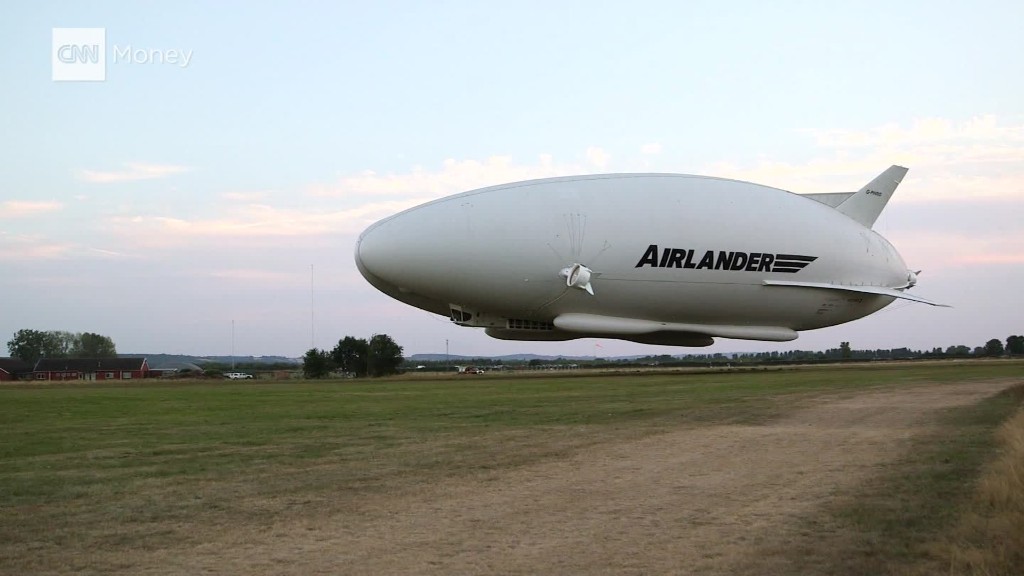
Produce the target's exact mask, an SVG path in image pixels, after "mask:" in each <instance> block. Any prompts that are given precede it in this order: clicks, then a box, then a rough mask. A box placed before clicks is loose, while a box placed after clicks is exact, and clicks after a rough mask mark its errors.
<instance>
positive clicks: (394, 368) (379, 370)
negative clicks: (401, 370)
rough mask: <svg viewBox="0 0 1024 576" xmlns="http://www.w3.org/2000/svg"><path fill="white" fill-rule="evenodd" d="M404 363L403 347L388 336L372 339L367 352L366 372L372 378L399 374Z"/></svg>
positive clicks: (381, 335)
mask: <svg viewBox="0 0 1024 576" xmlns="http://www.w3.org/2000/svg"><path fill="white" fill-rule="evenodd" d="M401 363H402V347H401V346H399V345H398V344H396V343H395V341H394V340H392V339H391V337H390V336H388V335H387V334H377V335H375V336H374V337H373V338H370V346H369V349H368V351H367V361H366V371H367V372H368V373H369V374H370V376H387V375H388V374H395V373H397V372H398V366H399V365H400V364H401Z"/></svg>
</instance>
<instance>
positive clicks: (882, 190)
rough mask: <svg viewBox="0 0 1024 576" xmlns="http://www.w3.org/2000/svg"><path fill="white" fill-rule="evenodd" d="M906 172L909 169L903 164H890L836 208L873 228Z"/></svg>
mask: <svg viewBox="0 0 1024 576" xmlns="http://www.w3.org/2000/svg"><path fill="white" fill-rule="evenodd" d="M906 174H907V169H906V168H904V167H903V166H890V167H889V169H888V170H886V171H885V172H882V173H881V174H879V175H878V176H877V177H876V178H875V179H874V180H872V181H871V182H868V184H867V186H864V187H863V188H861V189H860V190H858V191H857V192H856V193H854V194H853V195H852V196H850V197H849V198H847V199H846V200H845V201H843V203H842V204H840V205H839V206H836V210H838V211H840V212H842V213H843V214H846V215H847V216H849V217H850V218H853V219H854V220H856V221H857V222H860V223H861V224H863V225H864V226H865V227H867V228H871V227H872V226H874V224H875V220H878V215H879V214H881V213H882V209H883V208H885V205H886V204H887V203H888V202H889V198H892V193H893V192H895V191H896V187H897V186H899V185H900V182H901V181H902V180H903V177H904V176H906Z"/></svg>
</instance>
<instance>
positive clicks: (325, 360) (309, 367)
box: [302, 348, 332, 378]
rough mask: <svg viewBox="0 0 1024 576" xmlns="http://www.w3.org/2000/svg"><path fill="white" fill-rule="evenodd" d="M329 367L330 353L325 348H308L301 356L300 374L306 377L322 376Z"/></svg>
mask: <svg viewBox="0 0 1024 576" xmlns="http://www.w3.org/2000/svg"><path fill="white" fill-rule="evenodd" d="M331 368H332V365H331V355H330V354H329V353H328V352H327V351H325V350H317V349H316V348H310V349H309V350H307V351H306V354H305V355H304V356H303V357H302V375H303V376H304V377H306V378H323V377H324V376H327V375H328V374H330V373H331Z"/></svg>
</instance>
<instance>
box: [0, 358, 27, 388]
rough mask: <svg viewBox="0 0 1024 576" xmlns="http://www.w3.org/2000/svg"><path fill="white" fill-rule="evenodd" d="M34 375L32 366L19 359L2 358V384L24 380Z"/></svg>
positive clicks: (0, 360) (0, 379)
mask: <svg viewBox="0 0 1024 576" xmlns="http://www.w3.org/2000/svg"><path fill="white" fill-rule="evenodd" d="M31 373H32V365H31V364H29V363H28V362H22V361H21V360H18V359H17V358H0V382H9V381H11V380H18V379H19V378H24V377H25V376H26V375H28V374H31Z"/></svg>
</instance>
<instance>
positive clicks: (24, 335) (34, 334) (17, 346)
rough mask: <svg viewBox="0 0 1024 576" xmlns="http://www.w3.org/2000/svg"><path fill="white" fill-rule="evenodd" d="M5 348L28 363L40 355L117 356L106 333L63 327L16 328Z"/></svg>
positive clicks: (72, 356) (57, 356) (71, 356)
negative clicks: (64, 329)
mask: <svg viewBox="0 0 1024 576" xmlns="http://www.w3.org/2000/svg"><path fill="white" fill-rule="evenodd" d="M7 351H8V353H10V355H11V357H12V358H17V359H19V360H22V361H24V362H28V363H29V364H34V363H35V362H36V361H37V360H39V359H40V358H116V357H117V348H116V347H115V346H114V341H113V340H111V339H110V337H109V336H104V335H102V334H94V333H92V332H66V331H63V330H28V329H22V330H18V331H17V332H15V333H14V337H13V338H11V339H10V340H8V341H7Z"/></svg>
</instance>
